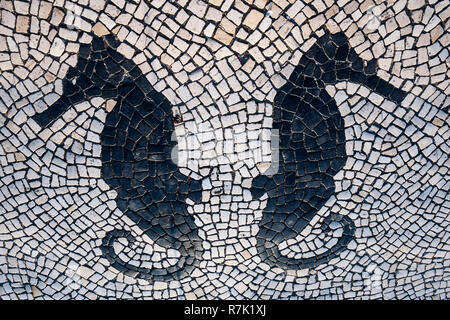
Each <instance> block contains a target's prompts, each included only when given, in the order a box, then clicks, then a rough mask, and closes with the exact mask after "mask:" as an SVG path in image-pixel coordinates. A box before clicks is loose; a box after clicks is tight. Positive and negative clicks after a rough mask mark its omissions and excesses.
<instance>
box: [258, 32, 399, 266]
mask: <svg viewBox="0 0 450 320" xmlns="http://www.w3.org/2000/svg"><path fill="white" fill-rule="evenodd" d="M339 81H350V82H354V83H358V84H363V85H365V86H366V87H368V88H369V89H372V90H374V91H375V92H377V93H379V94H380V95H382V96H383V97H385V98H387V99H389V100H391V101H393V102H396V103H400V102H401V101H402V100H403V99H404V97H405V96H406V93H405V92H403V91H402V90H399V89H397V88H395V87H394V86H392V85H391V84H389V83H388V82H386V81H384V80H382V79H380V78H379V77H378V76H377V75H376V60H371V61H369V62H368V63H367V65H364V63H363V60H362V59H361V58H360V57H359V56H358V55H357V53H356V52H355V50H354V49H352V48H351V47H349V42H348V39H347V37H346V36H345V34H344V33H336V34H330V33H329V32H326V33H325V35H323V36H322V37H320V38H319V39H318V40H317V42H316V43H315V44H314V45H313V46H312V47H311V48H310V49H309V50H308V51H307V52H306V53H305V54H304V56H302V58H301V59H300V62H299V64H298V66H297V67H296V68H295V69H294V71H293V73H292V74H291V76H290V78H289V80H288V82H287V83H286V84H285V85H284V86H283V87H281V88H280V89H279V91H278V92H277V94H276V96H275V99H274V112H273V128H274V129H278V130H279V139H280V141H279V152H280V154H279V158H280V160H279V161H280V165H279V171H278V172H277V173H276V174H274V175H273V176H265V175H260V176H258V177H256V178H255V179H254V180H253V183H252V195H253V196H254V197H255V198H260V197H261V196H262V195H263V194H264V193H265V192H267V193H268V197H269V199H268V202H267V206H266V208H265V209H264V211H263V218H262V220H261V221H260V223H259V229H260V230H259V233H258V235H257V249H258V252H259V254H260V256H261V258H262V260H263V261H265V262H267V263H269V264H270V265H272V266H278V267H283V268H290V269H301V268H308V267H314V266H317V265H319V264H322V263H325V262H327V261H329V260H330V259H332V258H334V257H336V256H337V254H338V253H339V252H341V251H342V250H344V249H345V248H346V246H347V244H348V243H349V242H350V241H351V240H352V239H353V238H354V230H355V226H354V223H353V222H352V221H351V219H349V218H348V217H344V216H342V215H339V214H332V215H330V216H328V217H327V218H326V219H325V221H324V223H323V225H322V229H323V230H324V231H327V230H329V224H330V222H331V221H338V222H339V223H340V224H341V226H342V227H343V235H342V237H341V238H339V240H338V242H337V243H336V244H335V245H334V246H333V247H332V248H330V249H329V250H327V251H326V252H324V253H322V254H318V255H316V256H313V257H310V258H303V259H294V258H288V257H286V256H283V255H281V254H280V252H279V250H278V245H279V244H280V243H281V242H282V241H284V240H287V239H291V238H294V237H296V236H297V235H298V234H299V233H300V232H302V230H303V229H304V228H305V227H306V226H307V225H308V223H309V222H310V221H311V219H312V218H313V217H314V216H315V215H316V214H317V212H318V211H319V210H320V208H322V206H323V205H324V204H325V202H326V201H327V200H328V199H329V198H330V196H331V195H332V194H333V193H334V191H335V186H334V181H333V176H334V175H336V173H337V172H338V171H339V170H341V169H342V168H343V167H344V165H345V163H346V160H347V155H346V152H345V134H344V121H343V119H342V116H341V114H340V113H339V110H338V107H337V105H336V101H335V100H334V99H332V98H331V97H330V95H329V94H328V93H327V91H326V90H325V86H326V85H328V84H335V83H337V82H339Z"/></svg>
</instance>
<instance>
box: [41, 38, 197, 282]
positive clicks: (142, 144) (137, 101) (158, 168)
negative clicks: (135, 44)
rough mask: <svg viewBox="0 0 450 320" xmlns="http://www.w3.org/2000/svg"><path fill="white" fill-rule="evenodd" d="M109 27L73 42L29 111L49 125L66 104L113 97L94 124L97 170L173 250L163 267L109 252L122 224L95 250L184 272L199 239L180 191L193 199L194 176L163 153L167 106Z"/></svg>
mask: <svg viewBox="0 0 450 320" xmlns="http://www.w3.org/2000/svg"><path fill="white" fill-rule="evenodd" d="M119 45H120V42H119V41H118V40H117V39H116V38H115V37H114V36H113V35H106V36H103V37H97V36H95V35H93V40H92V43H91V44H81V46H80V51H79V56H78V61H77V64H76V66H75V67H74V68H72V67H71V68H69V70H68V72H67V75H66V77H65V79H64V80H63V94H62V96H61V97H60V99H59V100H58V101H56V102H55V103H54V104H52V105H51V106H50V107H49V108H48V109H47V110H46V111H44V112H42V113H40V114H37V115H35V116H33V119H34V121H36V122H37V123H38V124H39V125H40V126H41V127H47V126H49V125H50V124H51V123H52V122H53V121H55V120H56V119H57V118H58V117H60V116H61V115H62V114H63V113H64V112H65V111H66V110H68V109H69V108H70V107H71V106H73V105H75V104H77V103H79V102H82V101H86V100H88V99H90V98H92V97H103V98H105V99H114V100H116V102H117V103H116V105H115V106H114V108H113V109H112V110H111V111H110V112H109V113H108V115H107V117H106V122H105V124H104V128H103V131H102V132H101V135H100V137H101V146H102V151H101V160H102V169H101V172H102V177H103V179H105V181H106V182H107V184H108V185H109V186H110V187H111V188H112V189H114V190H116V191H117V194H118V196H117V199H116V202H117V206H118V208H119V209H120V210H122V212H123V213H124V214H125V215H126V216H128V217H129V218H130V219H131V220H133V221H134V222H135V223H136V224H137V225H138V226H139V228H140V229H141V230H142V231H143V232H144V233H145V234H146V235H148V236H149V237H150V238H151V239H152V240H154V241H155V243H157V244H159V245H161V246H163V247H165V248H173V249H176V250H178V251H179V252H180V254H181V257H180V258H179V260H178V261H177V263H176V264H175V265H173V266H170V267H168V268H142V267H136V266H134V265H132V264H130V263H127V262H124V261H122V260H121V259H120V258H119V257H117V256H116V254H115V252H114V249H113V243H114V241H115V240H116V239H117V238H119V237H125V238H127V239H128V240H129V242H130V243H133V242H134V241H135V239H134V238H133V236H132V235H131V234H130V232H127V231H124V230H113V231H110V232H108V233H107V235H106V237H105V238H104V239H103V245H102V251H103V254H104V256H105V257H106V258H107V259H108V260H109V261H110V263H111V264H112V266H113V267H115V268H116V269H118V270H120V271H122V272H124V273H125V274H128V275H130V276H134V277H138V278H143V279H149V280H166V279H174V278H175V279H177V278H180V277H183V276H185V275H186V274H188V273H190V272H191V271H192V269H193V268H194V267H195V266H197V265H198V263H199V261H200V260H199V258H200V257H201V241H200V239H199V237H198V232H197V231H198V230H197V227H196V225H195V223H194V219H193V217H192V216H191V215H189V213H188V212H187V207H186V203H185V201H186V198H187V197H188V196H189V198H191V199H192V200H194V201H195V202H199V201H200V200H201V184H200V182H199V181H196V180H194V179H191V178H189V177H187V176H185V175H183V174H181V173H180V172H179V170H178V167H177V166H176V165H175V164H174V163H173V162H172V161H171V152H172V149H173V147H175V146H176V142H173V141H172V133H173V132H174V120H175V122H176V121H177V120H176V119H174V117H173V113H172V106H171V104H170V103H169V101H168V100H167V99H166V98H165V97H164V96H163V95H162V94H161V93H160V92H157V91H156V90H154V89H153V88H152V86H151V84H150V83H149V82H148V80H147V79H146V77H145V76H144V75H143V74H142V72H141V70H140V69H139V67H138V66H137V65H136V64H135V63H134V62H133V61H131V60H129V59H126V58H125V57H124V56H123V55H121V54H120V53H118V52H117V50H116V49H117V47H118V46H119Z"/></svg>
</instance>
